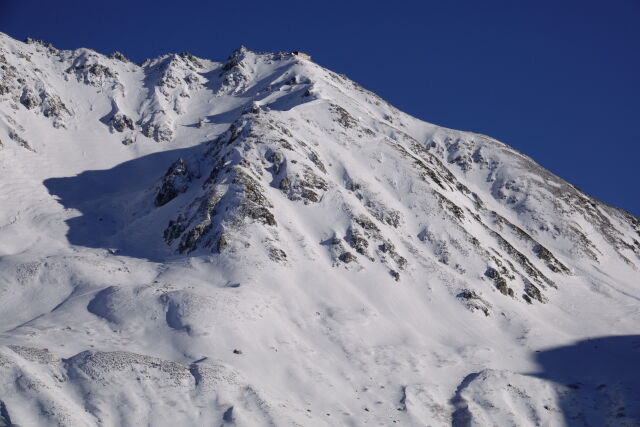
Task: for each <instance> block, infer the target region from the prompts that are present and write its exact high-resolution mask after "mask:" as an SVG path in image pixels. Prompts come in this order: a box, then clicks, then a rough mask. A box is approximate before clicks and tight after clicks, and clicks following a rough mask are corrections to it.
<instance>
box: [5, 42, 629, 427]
mask: <svg viewBox="0 0 640 427" xmlns="http://www.w3.org/2000/svg"><path fill="white" fill-rule="evenodd" d="M416 84H418V83H416ZM424 102H430V100H428V99H425V100H424ZM461 108H464V106H461ZM585 167H593V168H594V173H604V172H602V171H598V170H597V166H589V165H585ZM639 269H640V221H639V220H638V219H636V218H634V217H633V216H631V215H630V214H628V213H626V212H624V211H622V210H619V209H616V208H613V207H610V206H607V205H605V204H603V203H601V202H599V201H597V200H595V199H593V198H591V197H590V196H588V195H586V194H584V193H582V192H581V191H579V190H578V189H577V188H575V187H574V186H572V185H571V184H569V183H567V182H565V181H563V180H562V179H560V178H558V177H557V176H555V175H553V174H551V173H550V172H548V171H546V170H545V169H543V168H542V167H540V166H539V165H537V164H536V163H535V162H534V161H532V160H531V159H530V158H528V157H526V156H525V155H523V154H521V153H519V152H517V151H515V150H513V149H511V148H509V147H508V146H506V145H504V144H502V143H500V142H498V141H496V140H494V139H491V138H489V137H487V136H484V135H479V134H474V133H469V132H460V131H455V130H450V129H445V128H441V127H438V126H435V125H432V124H429V123H425V122H423V121H420V120H418V119H415V118H413V117H410V116H408V115H406V114H404V113H402V112H400V111H398V110H397V109H395V108H393V107H392V106H390V105H389V104H387V103H386V102H385V101H384V100H382V99H380V98H379V97H377V96H376V95H374V94H372V93H370V92H368V91H366V90H364V89H363V88H361V87H359V86H358V85H357V84H355V83H354V82H352V81H350V80H349V79H347V78H346V77H344V76H341V75H338V74H335V73H333V72H331V71H329V70H326V69H324V68H322V67H320V66H318V65H317V64H315V63H313V62H312V61H311V60H309V59H307V58H306V57H305V56H304V55H300V54H294V53H266V54H258V53H254V52H251V51H248V50H246V49H244V48H241V49H238V50H237V51H234V52H233V53H232V54H231V55H230V56H229V58H228V59H227V60H225V61H222V62H213V61H209V60H204V59H200V58H196V57H194V56H192V55H190V54H188V53H182V54H171V55H165V56H162V57H159V58H156V59H153V60H147V61H145V62H144V63H143V64H141V65H136V64H134V63H131V62H129V61H128V60H127V59H126V58H125V57H124V56H122V55H121V54H119V53H117V52H116V53H114V54H112V55H110V56H109V57H105V56H103V55H100V54H98V53H96V52H94V51H91V50H88V49H78V50H74V51H60V50H57V49H55V48H54V47H52V46H50V45H47V44H45V43H43V42H40V41H34V40H27V41H26V42H25V43H21V42H17V41H15V40H12V39H11V38H9V37H8V36H6V35H3V34H0V345H1V346H0V425H12V424H17V425H18V424H19V425H21V426H30V425H58V424H59V425H72V426H84V425H88V426H92V425H105V426H111V425H131V426H140V425H154V426H156V425H158V426H163V425H167V426H176V425H203V426H204V425H211V426H220V425H227V424H228V425H238V426H264V425H276V426H289V425H296V426H338V425H347V426H362V425H382V426H389V425H394V424H397V425H403V426H410V425H415V426H424V425H433V426H440V425H459V426H466V425H483V426H484V425H500V426H504V425H544V426H548V425H564V424H569V425H583V424H584V425H605V424H607V423H608V424H610V425H639V423H640V408H639V407H638V401H640V396H639V393H640V386H639V385H638V384H639V383H640V378H639V377H640V373H639V371H640V370H638V369H637V365H636V364H637V360H640V339H638V336H633V334H638V333H639V332H640V272H639ZM594 337H599V338H598V339H597V340H593V338H594ZM634 367H635V368H634Z"/></svg>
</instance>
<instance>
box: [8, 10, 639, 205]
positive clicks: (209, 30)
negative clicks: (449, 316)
mask: <svg viewBox="0 0 640 427" xmlns="http://www.w3.org/2000/svg"><path fill="white" fill-rule="evenodd" d="M376 3H378V5H376ZM0 31H2V32H5V33H7V34H9V35H10V36H12V37H14V38H17V39H24V38H25V37H27V36H30V37H33V38H38V39H43V40H45V41H47V42H51V43H53V44H54V45H55V46H56V47H58V48H62V49H72V48H77V47H89V48H92V49H95V50H97V51H99V52H102V53H109V52H111V51H113V50H119V51H121V52H123V53H124V54H125V55H126V56H128V57H129V58H130V59H133V60H135V61H141V60H143V59H145V58H147V57H154V56H157V55H160V54H162V53H167V52H181V51H190V52H192V53H193V54H195V55H197V56H201V57H206V58H211V59H217V60H221V59H223V58H225V57H226V56H227V55H228V54H229V52H230V51H231V50H233V49H234V48H236V47H238V46H239V45H241V44H243V45H246V46H247V47H248V48H250V49H252V50H257V51H284V50H287V51H288V50H302V51H306V52H308V53H310V54H311V55H312V56H313V59H314V60H315V61H316V62H318V63H319V64H321V65H323V66H326V67H328V68H330V69H332V70H334V71H336V72H339V73H344V74H346V75H347V76H348V77H350V78H351V79H353V80H355V81H357V82H358V83H360V84H361V85H362V86H364V87H366V88H368V89H370V90H372V91H374V92H376V93H378V94H379V95H380V96H382V97H383V98H385V99H386V100H388V101H389V102H391V103H392V104H394V105H395V106H396V107H398V108H400V109H401V110H404V111H405V112H407V113H410V114H412V115H414V116H416V117H419V118H421V119H423V120H426V121H429V122H432V123H436V124H439V125H443V126H447V127H451V128H456V129H463V130H471V131H475V132H480V133H484V134H487V135H491V136H493V137H495V138H497V139H499V140H501V141H503V142H505V143H507V144H509V145H511V146H513V147H515V148H517V149H518V150H520V151H522V152H524V153H525V154H528V155H529V156H531V157H533V158H534V159H535V160H536V161H537V162H538V163H540V164H541V165H543V166H545V167H546V168H548V169H549V170H551V171H552V172H554V173H556V174H557V175H559V176H561V177H563V178H565V179H566V180H568V181H569V182H571V183H573V184H574V185H576V186H578V187H580V188H581V189H582V190H584V191H586V192H587V193H589V194H591V195H593V196H595V197H596V198H598V199H600V200H603V201H605V202H607V203H610V204H612V205H615V206H618V207H621V208H623V209H626V210H627V211H629V212H631V213H634V214H635V215H636V216H640V131H639V129H638V125H639V124H640V0H608V1H602V0H600V1H592V0H582V1H573V0H554V1H548V0H535V1H534V0H527V1H525V0H521V1H518V0H512V1H506V0H505V1H495V0H483V1H477V0H468V1H442V0H441V1H433V2H432V1H426V0H425V1H401V0H396V1H380V2H375V1H357V0H342V1H333V0H325V1H301V0H298V1H249V0H245V1H233V0H227V1H224V2H218V1H182V2H180V1H175V0H174V1H163V0H156V1H148V2H141V1H135V0H129V1H122V0H109V1H104V2H101V1H90V0H89V1H87V0H85V1H72V0H55V1H53V0H51V1H40V0H0Z"/></svg>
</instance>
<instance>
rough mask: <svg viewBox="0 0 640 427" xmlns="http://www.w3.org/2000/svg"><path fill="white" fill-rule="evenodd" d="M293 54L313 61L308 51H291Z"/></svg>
mask: <svg viewBox="0 0 640 427" xmlns="http://www.w3.org/2000/svg"><path fill="white" fill-rule="evenodd" d="M291 54H292V55H293V56H297V57H298V58H302V59H306V60H309V61H311V55H309V54H308V53H304V52H299V51H297V50H296V51H293V52H291Z"/></svg>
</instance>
